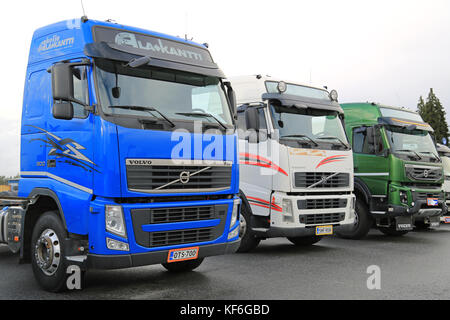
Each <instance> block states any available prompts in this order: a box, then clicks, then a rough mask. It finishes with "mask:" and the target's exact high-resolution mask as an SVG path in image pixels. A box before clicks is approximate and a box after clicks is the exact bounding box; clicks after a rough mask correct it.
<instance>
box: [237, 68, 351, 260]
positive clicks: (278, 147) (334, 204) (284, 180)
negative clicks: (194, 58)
mask: <svg viewBox="0 0 450 320" xmlns="http://www.w3.org/2000/svg"><path fill="white" fill-rule="evenodd" d="M230 80H231V82H232V84H233V87H234V89H235V90H236V96H237V101H238V128H239V153H240V164H241V169H240V192H241V198H242V201H243V205H242V214H241V240H242V242H241V247H240V249H239V251H240V252H247V251H250V250H252V249H254V248H255V247H256V246H257V245H258V244H259V242H260V241H261V240H263V239H267V238H274V237H286V238H288V239H289V240H290V241H291V242H292V243H294V244H295V245H299V246H302V245H312V244H314V243H317V242H318V241H320V239H321V238H322V237H323V236H326V235H331V234H333V233H335V232H339V230H340V229H341V228H342V227H343V226H346V225H352V224H353V223H354V212H353V211H354V200H355V197H354V195H353V156H352V151H351V149H350V147H349V145H348V142H347V137H346V135H345V130H344V126H343V120H344V113H343V110H342V108H341V107H340V106H339V104H338V103H337V96H336V95H337V93H336V92H333V95H332V97H333V98H332V97H330V93H328V92H327V91H326V90H325V89H321V88H315V87H311V86H304V85H300V84H297V83H295V82H284V81H281V80H277V79H274V78H271V77H264V76H244V77H238V78H232V79H230Z"/></svg>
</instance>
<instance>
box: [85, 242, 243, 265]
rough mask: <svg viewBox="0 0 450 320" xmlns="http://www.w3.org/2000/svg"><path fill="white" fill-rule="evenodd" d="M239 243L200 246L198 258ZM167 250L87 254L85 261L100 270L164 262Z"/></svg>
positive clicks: (224, 251) (233, 248)
mask: <svg viewBox="0 0 450 320" xmlns="http://www.w3.org/2000/svg"><path fill="white" fill-rule="evenodd" d="M240 244H241V240H237V241H234V242H229V243H222V244H214V245H205V246H200V250H199V255H198V258H199V259H201V258H206V257H211V256H218V255H224V254H233V253H235V252H236V251H237V250H238V249H239V246H240ZM169 251H170V250H164V251H156V252H148V253H140V254H128V255H117V256H103V255H95V254H88V256H87V262H86V263H87V268H88V269H101V270H114V269H126V268H134V267H142V266H148V265H155V264H162V263H166V262H167V258H168V256H169Z"/></svg>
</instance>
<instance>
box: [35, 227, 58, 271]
mask: <svg viewBox="0 0 450 320" xmlns="http://www.w3.org/2000/svg"><path fill="white" fill-rule="evenodd" d="M34 256H35V258H36V263H37V265H38V267H39V269H41V271H42V272H43V273H44V274H45V275H47V276H52V275H54V274H55V273H56V271H57V270H58V267H59V265H60V263H61V243H60V241H59V238H58V236H57V235H56V232H55V231H53V230H51V229H47V230H45V231H44V232H42V234H41V236H40V237H39V239H38V240H37V241H36V245H35V250H34Z"/></svg>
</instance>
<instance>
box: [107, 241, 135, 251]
mask: <svg viewBox="0 0 450 320" xmlns="http://www.w3.org/2000/svg"><path fill="white" fill-rule="evenodd" d="M106 246H107V247H108V249H109V250H114V251H130V246H129V245H128V243H125V242H121V241H117V240H113V239H110V238H106Z"/></svg>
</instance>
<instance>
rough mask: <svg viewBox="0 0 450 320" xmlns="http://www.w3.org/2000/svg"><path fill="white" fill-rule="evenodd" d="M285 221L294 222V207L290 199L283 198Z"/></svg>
mask: <svg viewBox="0 0 450 320" xmlns="http://www.w3.org/2000/svg"><path fill="white" fill-rule="evenodd" d="M282 207H283V221H284V222H294V209H293V207H292V201H291V200H289V199H283V202H282Z"/></svg>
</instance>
